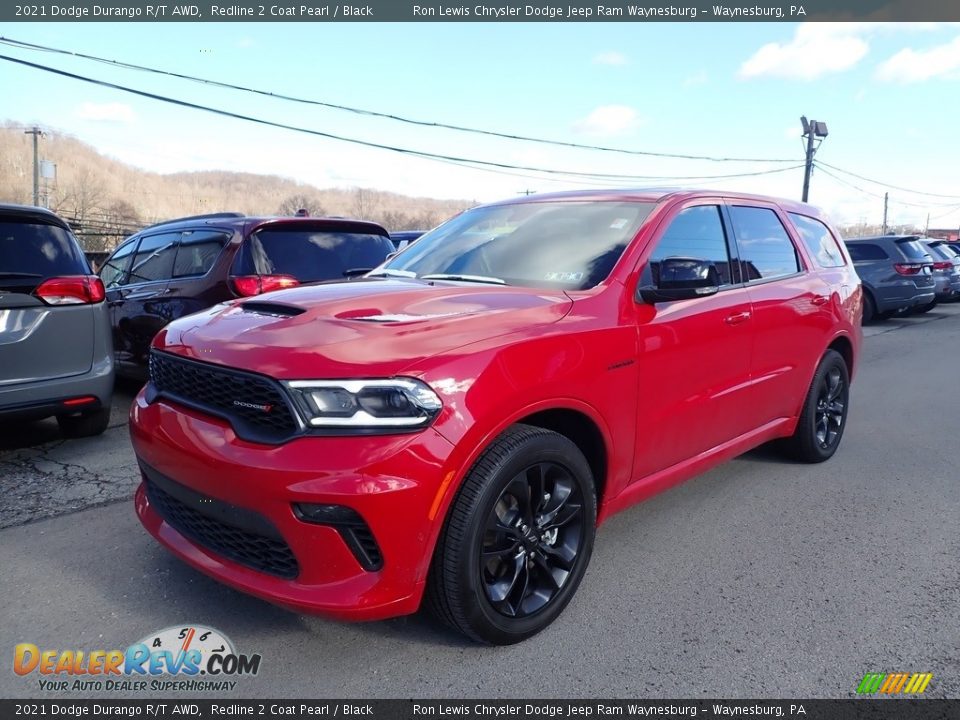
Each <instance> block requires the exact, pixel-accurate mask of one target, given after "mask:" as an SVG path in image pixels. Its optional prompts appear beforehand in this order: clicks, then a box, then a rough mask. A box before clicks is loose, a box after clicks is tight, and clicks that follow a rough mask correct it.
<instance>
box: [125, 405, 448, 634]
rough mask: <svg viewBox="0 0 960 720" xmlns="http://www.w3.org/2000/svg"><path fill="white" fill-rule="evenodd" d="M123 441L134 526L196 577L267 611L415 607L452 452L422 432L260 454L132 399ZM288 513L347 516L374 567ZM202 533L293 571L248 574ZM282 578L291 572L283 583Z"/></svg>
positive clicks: (368, 613)
mask: <svg viewBox="0 0 960 720" xmlns="http://www.w3.org/2000/svg"><path fill="white" fill-rule="evenodd" d="M130 434H131V439H132V442H133V446H134V450H135V452H136V455H137V458H138V461H139V462H140V466H141V472H142V474H143V479H144V481H143V482H142V483H141V485H140V487H139V489H138V490H137V494H136V499H135V504H136V512H137V515H138V517H139V518H140V521H141V523H142V524H143V526H144V527H145V528H146V529H147V531H148V532H149V533H150V534H151V535H153V536H154V537H155V538H156V539H157V540H159V541H160V542H161V543H162V544H163V545H165V546H166V547H167V548H168V549H169V550H171V551H172V552H173V553H174V554H175V555H177V556H178V557H180V558H181V559H182V560H184V561H185V562H187V563H188V564H190V565H192V566H193V567H195V568H197V569H198V570H200V571H202V572H204V573H206V574H207V575H210V576H212V577H214V578H216V579H218V580H220V581H222V582H223V583H225V584H227V585H230V586H232V587H234V588H236V589H238V590H241V591H244V592H247V593H250V594H252V595H256V596H258V597H261V598H263V599H265V600H268V601H270V602H272V603H275V604H278V605H283V606H285V607H289V608H292V609H295V610H298V611H305V612H311V613H318V614H324V615H329V616H333V617H337V618H341V619H350V620H375V619H381V618H386V617H393V616H397V615H404V614H409V613H412V612H415V611H416V610H417V608H418V607H419V605H420V599H421V597H422V594H423V589H424V584H425V581H426V574H427V570H428V568H429V564H430V557H431V553H432V542H433V538H435V537H436V530H437V526H438V524H440V523H442V522H443V518H442V517H439V516H438V508H439V507H440V506H441V504H442V503H441V499H440V498H439V494H440V493H442V492H443V489H444V483H443V482H442V478H443V477H444V464H445V461H446V459H447V456H448V455H449V453H450V452H451V450H452V445H451V444H450V443H449V442H448V441H447V440H445V439H444V438H443V437H441V436H440V435H439V434H438V433H436V432H435V431H434V430H432V429H429V428H428V429H426V430H424V431H423V432H421V433H417V434H412V435H409V434H408V435H378V436H366V437H317V436H308V437H300V438H297V439H295V440H292V441H290V442H287V443H285V444H282V445H262V444H258V443H252V442H248V441H246V440H242V439H240V438H238V437H237V436H236V435H235V434H234V432H233V430H232V429H231V427H230V426H229V424H227V423H226V422H224V421H222V420H220V419H218V418H213V417H209V416H206V415H204V414H202V413H199V412H197V411H194V410H190V409H187V408H184V407H181V406H179V405H174V404H172V403H170V402H168V401H166V400H163V399H160V400H156V401H154V402H153V403H147V402H146V400H145V398H144V393H143V392H141V393H140V394H139V395H138V396H137V399H136V400H135V401H134V404H133V406H132V408H131V413H130ZM157 488H160V490H159V492H158V490H157ZM170 496H174V497H175V500H176V502H175V503H173V504H171V502H170V500H169V497H170ZM298 503H308V504H318V505H337V506H342V507H347V508H350V509H351V510H353V511H355V513H357V514H358V515H359V516H360V517H361V518H362V519H363V521H364V522H365V523H366V526H367V527H369V530H370V532H371V533H372V536H373V538H374V539H375V542H376V543H377V546H378V547H379V550H380V552H381V555H382V566H380V567H379V569H375V570H371V569H365V568H364V566H363V564H362V563H361V560H360V559H358V555H357V551H356V549H355V548H353V549H352V548H351V546H350V544H349V543H348V541H347V540H345V538H344V535H343V533H342V532H341V531H340V530H338V529H337V528H335V527H332V526H327V525H318V524H313V523H310V522H307V521H305V520H303V519H301V518H300V517H298V513H297V512H296V511H295V509H294V506H295V505H296V504H298ZM184 508H186V509H184ZM184 513H185V514H184ZM208 526H209V527H212V528H213V531H212V532H214V533H216V536H215V537H221V538H222V537H224V536H223V535H222V533H226V534H227V535H226V537H232V538H237V537H239V536H238V535H236V533H252V534H253V535H254V536H256V537H254V538H253V540H251V541H250V542H251V543H252V545H250V546H249V547H251V548H254V550H250V552H254V551H255V549H256V548H257V547H259V545H258V543H260V542H261V540H263V542H264V543H267V545H269V547H267V546H266V545H265V546H264V547H265V548H266V549H264V552H265V553H268V554H271V553H275V552H280V554H281V556H282V553H283V552H285V551H283V549H282V547H281V546H285V547H286V548H287V549H288V550H289V553H290V554H292V557H293V563H292V565H290V564H289V563H288V564H287V565H284V563H285V562H287V560H285V559H284V558H283V557H280V559H279V560H278V561H277V562H278V563H279V565H277V566H275V567H274V566H269V565H266V566H259V567H258V566H257V560H256V558H255V557H253V556H251V555H244V554H243V552H239V553H238V552H232V551H231V550H232V549H233V548H234V546H233V545H229V544H227V545H225V544H223V543H222V542H220V541H218V540H215V539H211V538H214V536H213V535H205V534H204V533H205V530H204V528H205V527H208ZM258 538H259V539H258ZM242 539H243V538H241V540H242ZM267 541H269V543H268V542H267ZM237 542H240V541H239V540H238V541H237ZM270 543H273V544H270ZM277 543H279V545H277ZM278 547H279V548H280V550H278V549H277V548H278ZM244 552H247V551H246V550H244ZM270 557H272V558H274V559H276V558H277V557H278V556H277V555H270ZM284 567H287V568H292V570H290V571H289V572H286V573H285V576H284V571H283V568H284ZM264 568H266V569H264Z"/></svg>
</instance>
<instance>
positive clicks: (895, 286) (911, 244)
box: [845, 235, 937, 324]
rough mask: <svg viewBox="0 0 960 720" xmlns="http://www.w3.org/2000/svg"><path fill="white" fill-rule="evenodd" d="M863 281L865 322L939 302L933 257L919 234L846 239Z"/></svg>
mask: <svg viewBox="0 0 960 720" xmlns="http://www.w3.org/2000/svg"><path fill="white" fill-rule="evenodd" d="M845 242H846V245H847V250H848V251H849V253H850V258H851V259H852V260H853V264H854V267H855V268H856V270H857V274H858V275H859V276H860V279H861V280H862V281H863V322H864V323H865V324H866V323H869V322H870V321H872V320H885V319H887V318H889V317H891V316H892V315H894V314H895V313H898V312H927V311H928V310H932V309H933V308H934V306H936V304H937V296H936V283H935V281H934V277H933V258H931V257H930V255H929V254H928V253H927V250H926V248H925V247H924V246H923V243H921V242H920V239H919V237H918V236H917V235H884V236H882V237H866V238H853V239H848V240H846V241H845Z"/></svg>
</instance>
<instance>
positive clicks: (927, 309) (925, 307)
mask: <svg viewBox="0 0 960 720" xmlns="http://www.w3.org/2000/svg"><path fill="white" fill-rule="evenodd" d="M936 306H937V301H936V300H934V301H932V302H928V303H927V304H926V305H920V306H918V307H915V308H913V309H912V310H911V311H910V312H911V313H912V314H914V315H920V314H921V313H927V312H930V311H931V310H933V309H934V308H935V307H936Z"/></svg>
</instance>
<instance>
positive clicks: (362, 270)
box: [343, 268, 373, 277]
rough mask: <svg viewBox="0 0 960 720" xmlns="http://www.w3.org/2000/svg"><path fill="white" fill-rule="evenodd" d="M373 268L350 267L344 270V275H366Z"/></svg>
mask: <svg viewBox="0 0 960 720" xmlns="http://www.w3.org/2000/svg"><path fill="white" fill-rule="evenodd" d="M371 270H373V268H349V269H347V270H344V271H343V276H344V277H356V276H357V275H366V274H367V273H368V272H370V271H371Z"/></svg>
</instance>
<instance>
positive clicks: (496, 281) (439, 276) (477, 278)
mask: <svg viewBox="0 0 960 720" xmlns="http://www.w3.org/2000/svg"><path fill="white" fill-rule="evenodd" d="M420 279H421V280H455V281H457V282H475V283H488V284H490V285H506V284H507V281H506V280H501V279H500V278H495V277H488V276H486V275H448V274H446V273H436V274H434V275H421V276H420Z"/></svg>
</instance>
